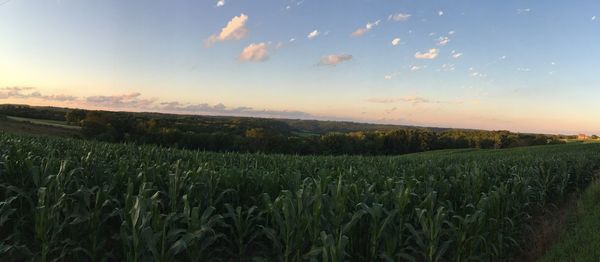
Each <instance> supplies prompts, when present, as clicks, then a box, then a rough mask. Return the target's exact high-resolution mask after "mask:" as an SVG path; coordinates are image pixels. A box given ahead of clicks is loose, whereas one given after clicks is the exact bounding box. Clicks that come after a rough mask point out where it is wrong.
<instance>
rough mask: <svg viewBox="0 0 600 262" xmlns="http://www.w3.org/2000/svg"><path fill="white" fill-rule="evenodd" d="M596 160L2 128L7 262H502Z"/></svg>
mask: <svg viewBox="0 0 600 262" xmlns="http://www.w3.org/2000/svg"><path fill="white" fill-rule="evenodd" d="M599 166H600V144H566V145H548V146H534V147H523V148H514V149H503V150H481V149H479V150H478V149H464V150H443V151H431V152H425V153H419V154H409V155H403V156H381V157H376V156H373V157H365V156H291V155H264V154H237V153H206V152H199V151H186V150H177V149H169V148H161V147H156V146H138V145H126V144H108V143H100V142H93V141H84V140H76V139H68V138H49V137H29V136H18V135H9V134H0V194H1V196H2V197H1V199H2V200H1V201H0V260H2V261H22V260H30V259H33V260H37V261H52V260H65V261H99V260H104V259H106V260H109V261H113V260H114V261H172V260H179V261H207V260H216V261H232V260H236V261H237V260H242V261H298V260H312V261H381V260H384V261H399V260H400V261H404V260H407V261H411V260H412V261H469V260H483V261H490V260H492V261H493V260H506V259H510V258H511V257H513V256H514V255H516V254H518V253H520V252H526V250H523V249H524V248H523V247H524V246H525V243H524V240H523V237H524V236H525V235H526V234H527V232H529V231H528V229H529V226H528V224H529V222H530V220H531V217H532V216H534V215H536V213H538V212H541V211H542V210H543V209H544V208H545V207H546V206H547V205H549V204H552V203H557V202H560V201H561V200H562V199H564V198H565V197H566V196H567V195H568V193H569V192H573V191H577V190H581V189H583V188H584V187H586V186H587V185H588V184H589V183H590V181H592V179H593V174H594V173H595V170H597V169H598V168H599Z"/></svg>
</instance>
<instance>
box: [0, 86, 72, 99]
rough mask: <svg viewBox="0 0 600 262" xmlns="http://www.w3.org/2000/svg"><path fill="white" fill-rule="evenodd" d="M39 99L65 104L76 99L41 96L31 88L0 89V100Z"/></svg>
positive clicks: (59, 96) (65, 96) (67, 96)
mask: <svg viewBox="0 0 600 262" xmlns="http://www.w3.org/2000/svg"><path fill="white" fill-rule="evenodd" d="M9 98H17V99H29V98H33V99H39V100H44V101H56V102H67V101H75V100H77V97H74V96H70V95H43V94H42V93H40V92H39V91H36V88H33V87H5V88H0V99H9Z"/></svg>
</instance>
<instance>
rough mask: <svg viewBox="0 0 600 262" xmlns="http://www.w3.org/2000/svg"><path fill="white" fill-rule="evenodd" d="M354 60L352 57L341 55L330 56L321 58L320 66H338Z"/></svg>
mask: <svg viewBox="0 0 600 262" xmlns="http://www.w3.org/2000/svg"><path fill="white" fill-rule="evenodd" d="M350 60H352V55H348V54H340V55H328V56H324V57H322V58H321V61H319V65H325V66H336V65H338V64H339V63H342V62H346V61H350Z"/></svg>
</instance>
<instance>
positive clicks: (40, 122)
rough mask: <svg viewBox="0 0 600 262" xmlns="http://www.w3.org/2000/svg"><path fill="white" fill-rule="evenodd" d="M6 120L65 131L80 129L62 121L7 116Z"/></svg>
mask: <svg viewBox="0 0 600 262" xmlns="http://www.w3.org/2000/svg"><path fill="white" fill-rule="evenodd" d="M6 118H7V119H10V120H14V121H17V122H25V123H32V124H37V125H45V126H52V127H59V128H67V129H73V130H80V129H81V127H80V126H74V125H69V124H67V123H66V122H64V121H55V120H47V119H33V118H25V117H16V116H7V117H6Z"/></svg>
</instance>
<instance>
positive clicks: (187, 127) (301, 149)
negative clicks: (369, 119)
mask: <svg viewBox="0 0 600 262" xmlns="http://www.w3.org/2000/svg"><path fill="white" fill-rule="evenodd" d="M65 112H66V113H65ZM0 113H4V114H6V115H13V116H22V117H32V118H44V117H47V118H48V119H53V120H63V121H67V122H69V123H71V124H73V125H79V126H81V135H82V137H83V138H86V139H94V140H100V141H107V142H126V143H138V144H156V145H161V146H166V147H176V148H182V149H194V150H205V151H215V152H263V153H279V154H299V155H320V154H326V155H396V154H407V153H415V152H423V151H429V150H438V149H459V148H482V149H501V148H510V147H517V146H531V145H546V144H558V143H563V141H562V140H561V138H564V137H560V136H551V135H541V134H522V133H512V132H509V131H481V130H463V129H439V128H438V129H430V128H414V127H413V128H408V127H398V128H396V129H392V128H390V126H386V128H385V129H383V130H367V131H353V132H347V131H346V130H348V128H347V127H348V124H344V125H342V128H341V129H340V130H342V131H341V132H340V131H337V130H336V129H335V126H334V124H333V123H332V122H327V123H326V128H327V129H326V130H324V131H323V132H320V133H319V131H320V129H319V128H318V124H315V123H314V120H311V121H307V123H308V124H309V125H310V126H312V127H313V128H311V129H309V130H305V129H300V128H298V126H302V124H303V123H302V122H298V121H302V120H296V122H298V123H296V124H293V125H292V124H289V120H287V121H288V122H286V121H281V120H276V119H264V118H239V117H207V116H181V115H167V114H154V113H130V112H109V111H90V110H82V109H73V110H64V109H53V108H34V107H25V106H13V107H7V106H3V107H1V108H0ZM59 114H62V119H59V117H58V115H59ZM354 125H357V126H356V127H353V128H357V127H360V126H358V125H359V124H354ZM344 131H346V132H344ZM315 132H317V133H315Z"/></svg>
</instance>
